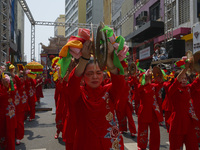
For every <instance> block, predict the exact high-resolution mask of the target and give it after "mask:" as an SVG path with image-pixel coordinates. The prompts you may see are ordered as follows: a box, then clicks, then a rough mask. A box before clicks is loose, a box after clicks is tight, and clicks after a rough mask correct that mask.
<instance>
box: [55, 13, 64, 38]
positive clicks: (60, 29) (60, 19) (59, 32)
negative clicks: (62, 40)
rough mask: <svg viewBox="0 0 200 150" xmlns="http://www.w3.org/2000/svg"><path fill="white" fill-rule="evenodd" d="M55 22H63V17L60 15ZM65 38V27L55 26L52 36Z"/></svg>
mask: <svg viewBox="0 0 200 150" xmlns="http://www.w3.org/2000/svg"><path fill="white" fill-rule="evenodd" d="M55 22H60V23H62V22H65V15H60V16H59V17H58V18H57V19H56V20H55ZM59 35H61V36H65V26H55V27H54V36H59Z"/></svg>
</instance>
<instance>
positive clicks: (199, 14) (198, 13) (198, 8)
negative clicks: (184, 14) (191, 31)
mask: <svg viewBox="0 0 200 150" xmlns="http://www.w3.org/2000/svg"><path fill="white" fill-rule="evenodd" d="M197 17H198V18H200V0H197Z"/></svg>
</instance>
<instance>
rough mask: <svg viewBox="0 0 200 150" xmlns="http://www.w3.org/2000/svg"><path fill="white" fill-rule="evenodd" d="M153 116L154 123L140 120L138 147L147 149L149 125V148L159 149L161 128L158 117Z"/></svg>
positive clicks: (150, 149)
mask: <svg viewBox="0 0 200 150" xmlns="http://www.w3.org/2000/svg"><path fill="white" fill-rule="evenodd" d="M152 118H153V119H152V123H144V122H140V121H139V122H138V137H137V145H138V148H141V149H146V147H147V143H148V127H150V140H149V150H159V147H160V128H159V124H158V120H157V118H155V117H152Z"/></svg>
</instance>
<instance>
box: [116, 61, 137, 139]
mask: <svg viewBox="0 0 200 150" xmlns="http://www.w3.org/2000/svg"><path fill="white" fill-rule="evenodd" d="M122 66H123V67H124V72H125V74H124V79H125V84H124V88H123V90H122V94H121V97H120V99H119V100H118V101H117V105H116V114H117V119H118V123H119V130H120V132H124V131H125V132H126V131H127V119H128V125H129V130H130V134H131V136H132V137H135V134H136V127H135V123H134V120H133V116H132V112H133V105H132V95H131V91H132V86H133V84H134V80H133V79H131V80H129V74H128V66H127V65H126V63H125V62H124V61H123V62H122ZM135 80H136V79H135Z"/></svg>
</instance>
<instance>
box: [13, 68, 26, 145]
mask: <svg viewBox="0 0 200 150" xmlns="http://www.w3.org/2000/svg"><path fill="white" fill-rule="evenodd" d="M10 73H11V76H12V77H13V79H14V80H15V83H16V94H15V106H16V119H17V128H16V144H17V145H19V144H20V140H21V139H23V138H24V117H25V112H26V111H27V109H28V95H27V93H26V87H25V80H24V77H23V75H20V77H18V76H17V75H15V74H14V70H13V71H10Z"/></svg>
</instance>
